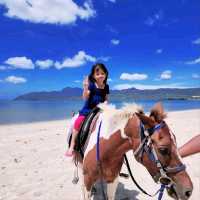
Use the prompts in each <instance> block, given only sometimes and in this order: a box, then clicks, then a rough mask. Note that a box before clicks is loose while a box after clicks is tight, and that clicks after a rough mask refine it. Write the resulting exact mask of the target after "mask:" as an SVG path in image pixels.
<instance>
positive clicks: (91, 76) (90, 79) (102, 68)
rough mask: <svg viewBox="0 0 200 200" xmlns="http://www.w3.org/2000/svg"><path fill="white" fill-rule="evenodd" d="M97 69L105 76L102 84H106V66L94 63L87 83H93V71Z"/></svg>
mask: <svg viewBox="0 0 200 200" xmlns="http://www.w3.org/2000/svg"><path fill="white" fill-rule="evenodd" d="M97 67H98V68H100V69H101V70H102V71H103V72H104V73H105V74H106V77H105V80H104V84H106V83H107V79H108V70H107V69H106V66H105V65H104V64H103V63H96V64H94V65H93V66H92V69H91V72H90V75H89V81H91V82H93V83H94V82H95V79H94V78H93V76H94V73H95V70H96V68H97Z"/></svg>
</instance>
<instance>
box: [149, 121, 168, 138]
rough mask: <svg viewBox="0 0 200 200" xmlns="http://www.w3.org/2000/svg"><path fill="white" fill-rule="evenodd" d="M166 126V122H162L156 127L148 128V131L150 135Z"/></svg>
mask: <svg viewBox="0 0 200 200" xmlns="http://www.w3.org/2000/svg"><path fill="white" fill-rule="evenodd" d="M164 126H166V124H165V122H161V123H160V124H156V125H155V126H154V127H152V128H149V129H147V131H148V133H149V135H153V133H154V132H155V131H158V130H160V129H161V128H163V127H164Z"/></svg>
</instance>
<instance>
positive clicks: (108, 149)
mask: <svg viewBox="0 0 200 200" xmlns="http://www.w3.org/2000/svg"><path fill="white" fill-rule="evenodd" d="M101 109H102V110H103V111H102V113H101V114H100V116H99V118H98V120H97V123H96V127H95V129H94V130H93V132H92V134H91V135H90V139H89V142H88V146H87V147H86V150H85V156H84V159H83V161H82V169H83V173H82V176H83V177H82V178H83V184H82V198H83V199H84V200H88V199H91V188H92V186H93V184H94V183H95V182H96V181H97V180H100V179H103V180H104V181H106V182H107V198H108V199H109V200H114V198H115V191H116V188H117V184H118V175H119V172H120V170H121V167H122V164H123V159H124V154H125V153H126V152H128V151H130V150H132V151H133V152H134V155H135V158H136V160H137V161H138V162H140V163H141V164H142V165H144V166H145V167H146V169H147V170H148V172H149V173H150V175H151V176H152V178H153V179H154V181H155V182H161V183H162V182H164V183H165V182H167V183H166V184H168V185H170V189H168V193H169V194H170V195H171V196H172V197H173V198H174V199H182V200H187V199H189V197H190V196H191V193H192V190H193V185H192V182H191V180H190V177H189V176H188V174H187V172H186V170H185V166H184V165H183V164H182V162H181V159H180V156H179V154H178V151H177V146H176V141H175V136H174V135H173V134H172V132H171V131H170V129H169V127H168V125H167V124H166V122H165V121H164V117H165V113H164V110H163V107H162V105H161V104H159V103H158V104H156V105H155V106H154V108H153V109H152V110H151V112H150V116H145V115H144V114H143V113H142V112H141V111H140V109H139V108H138V106H136V105H134V106H133V105H127V106H125V107H124V108H122V109H115V108H114V107H112V106H109V105H103V106H101ZM146 130H148V131H146ZM98 135H99V138H98ZM151 157H153V159H151ZM99 163H100V166H101V167H99Z"/></svg>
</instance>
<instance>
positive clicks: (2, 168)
mask: <svg viewBox="0 0 200 200" xmlns="http://www.w3.org/2000/svg"><path fill="white" fill-rule="evenodd" d="M167 122H168V124H169V125H170V127H171V129H172V131H173V132H174V134H175V135H176V138H177V142H178V146H181V145H182V144H184V143H185V142H187V141H188V140H189V139H191V138H192V137H193V136H195V135H196V134H199V133H200V109H196V110H187V111H177V112H169V113H168V118H167ZM68 124H69V120H60V121H49V122H37V123H29V124H13V125H0V200H79V199H80V186H79V185H73V184H72V178H73V163H72V162H71V161H70V159H68V158H66V157H65V156H64V152H65V150H66V137H67V136H66V130H67V126H68ZM128 157H129V160H130V164H131V166H132V172H133V174H134V176H135V178H136V180H137V181H138V183H139V184H140V185H141V186H142V187H143V188H144V189H145V190H146V191H147V192H149V193H151V194H153V193H154V192H155V191H156V190H157V189H158V188H159V185H157V184H155V183H154V182H153V180H152V178H151V177H150V175H149V174H148V173H147V171H146V169H145V168H144V167H143V166H141V165H139V164H138V163H137V162H136V161H135V160H134V158H133V157H132V152H129V153H128ZM183 161H184V163H185V164H186V166H187V171H188V173H189V175H190V176H191V179H192V181H193V184H194V191H193V194H192V197H191V198H190V199H191V200H198V199H199V198H200V167H199V166H200V154H196V155H193V156H190V157H187V158H184V160H183ZM123 171H124V172H127V171H126V168H125V166H123ZM97 194H99V195H97V197H95V199H96V200H97V199H102V198H101V197H100V196H101V195H100V194H101V193H100V192H99V191H98V192H97ZM122 199H124V200H125V199H126V200H147V199H148V200H149V199H152V200H156V199H157V196H156V197H153V198H150V197H147V196H145V195H143V194H142V193H141V192H140V191H139V190H138V189H137V187H136V186H135V185H134V184H133V183H132V182H131V179H123V178H120V179H119V186H118V189H117V194H116V200H122ZM170 199H171V198H170V197H168V196H167V194H166V193H165V194H164V197H163V200H170Z"/></svg>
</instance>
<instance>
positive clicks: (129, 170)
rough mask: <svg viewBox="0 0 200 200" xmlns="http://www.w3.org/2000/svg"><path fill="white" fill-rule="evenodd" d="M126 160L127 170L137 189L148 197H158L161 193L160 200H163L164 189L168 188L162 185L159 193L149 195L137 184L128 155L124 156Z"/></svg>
mask: <svg viewBox="0 0 200 200" xmlns="http://www.w3.org/2000/svg"><path fill="white" fill-rule="evenodd" d="M124 159H125V163H126V167H127V169H128V173H129V175H130V177H131V179H132V181H133V182H134V184H135V185H136V186H137V188H138V189H139V190H140V191H141V192H142V193H144V194H146V195H147V196H149V197H154V196H156V195H157V194H158V193H159V196H158V200H161V199H162V197H163V193H164V189H165V187H166V186H165V185H164V184H161V187H160V189H158V191H157V192H156V193H155V194H153V195H151V194H149V193H147V192H146V191H145V190H144V189H143V188H141V187H140V185H139V184H138V183H137V181H136V180H135V178H134V177H133V174H132V172H131V168H130V165H129V162H128V159H127V156H126V154H124Z"/></svg>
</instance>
